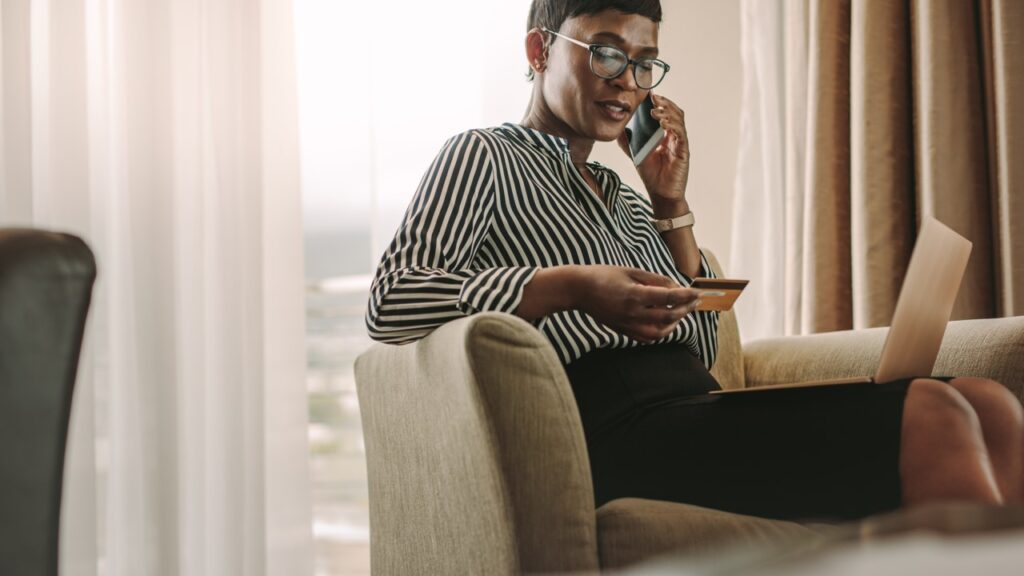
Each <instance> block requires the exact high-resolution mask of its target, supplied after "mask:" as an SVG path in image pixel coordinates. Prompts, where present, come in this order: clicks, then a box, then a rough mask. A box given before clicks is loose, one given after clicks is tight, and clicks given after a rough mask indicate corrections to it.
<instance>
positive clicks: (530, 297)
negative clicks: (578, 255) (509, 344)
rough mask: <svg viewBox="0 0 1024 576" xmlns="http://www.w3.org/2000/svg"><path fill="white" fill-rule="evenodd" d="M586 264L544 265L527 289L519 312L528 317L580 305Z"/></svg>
mask: <svg viewBox="0 0 1024 576" xmlns="http://www.w3.org/2000/svg"><path fill="white" fill-rule="evenodd" d="M585 280H586V278H585V274H584V270H583V266H579V265H566V266H550V267H547V268H541V269H540V270H538V271H537V273H536V274H534V275H533V278H532V279H531V280H530V282H528V283H527V284H526V286H525V287H524V288H523V299H522V301H521V302H520V304H519V308H518V309H517V310H516V315H518V316H519V317H521V318H524V319H526V320H535V319H537V318H543V317H544V316H548V315H550V314H555V313H557V312H563V311H566V310H572V309H574V308H576V307H577V302H578V300H579V297H580V294H582V293H583V291H584V290H585V289H586V287H585V283H586V282H585Z"/></svg>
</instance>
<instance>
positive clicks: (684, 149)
mask: <svg viewBox="0 0 1024 576" xmlns="http://www.w3.org/2000/svg"><path fill="white" fill-rule="evenodd" d="M647 97H648V99H649V100H650V104H651V106H650V110H651V111H650V115H651V117H652V118H654V119H655V120H657V121H658V123H659V125H660V126H661V128H662V129H663V130H664V131H665V138H664V139H662V140H661V142H660V143H659V144H658V145H657V147H656V148H655V149H654V151H653V152H651V153H650V154H648V155H647V158H646V159H644V161H643V162H641V163H640V165H639V166H637V172H638V173H639V174H640V179H641V180H643V183H644V186H645V187H646V188H647V192H648V193H649V194H650V195H651V202H652V203H653V204H654V205H655V208H656V209H657V208H658V205H659V204H661V205H666V207H671V206H673V205H682V204H685V202H686V184H687V181H688V180H689V176H690V141H689V139H688V137H687V135H686V118H685V115H684V114H683V111H682V109H681V108H679V106H676V104H675V103H674V102H672V101H671V100H669V99H668V98H665V97H664V96H659V95H655V94H649V95H648V96H647ZM646 109H647V108H646V107H644V106H641V107H639V108H637V111H636V113H637V114H642V113H644V112H645V111H646ZM618 143H619V147H620V148H622V150H623V151H624V152H625V153H626V154H627V155H629V156H630V157H632V153H631V152H630V150H629V138H628V136H627V135H626V133H625V132H623V133H622V134H621V135H620V136H619V140H618ZM669 211H672V210H671V208H669Z"/></svg>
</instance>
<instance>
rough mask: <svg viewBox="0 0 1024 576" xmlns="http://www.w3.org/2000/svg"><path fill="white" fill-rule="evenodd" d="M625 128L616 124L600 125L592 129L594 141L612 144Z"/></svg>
mask: <svg viewBox="0 0 1024 576" xmlns="http://www.w3.org/2000/svg"><path fill="white" fill-rule="evenodd" d="M624 128H625V127H624V126H620V125H618V124H614V125H612V124H606V123H601V125H599V126H595V127H594V140H597V141H600V142H614V141H615V140H618V138H619V135H620V134H622V131H623V129H624Z"/></svg>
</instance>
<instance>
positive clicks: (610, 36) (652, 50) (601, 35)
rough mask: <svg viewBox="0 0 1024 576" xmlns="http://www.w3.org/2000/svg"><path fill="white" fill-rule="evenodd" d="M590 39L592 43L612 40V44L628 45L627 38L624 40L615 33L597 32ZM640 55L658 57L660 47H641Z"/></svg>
mask: <svg viewBox="0 0 1024 576" xmlns="http://www.w3.org/2000/svg"><path fill="white" fill-rule="evenodd" d="M590 39H591V41H594V40H610V41H612V42H615V43H616V44H619V45H620V46H621V45H624V44H627V42H626V39H625V38H623V37H622V36H619V35H618V34H616V33H614V32H597V33H596V34H594V35H592V36H591V37H590ZM639 53H640V54H652V55H654V56H657V55H658V47H657V46H641V47H640V49H639Z"/></svg>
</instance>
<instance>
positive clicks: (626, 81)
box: [611, 62, 639, 91]
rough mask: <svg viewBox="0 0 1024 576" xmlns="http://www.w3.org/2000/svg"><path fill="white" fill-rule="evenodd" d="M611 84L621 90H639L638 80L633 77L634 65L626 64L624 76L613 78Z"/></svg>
mask: <svg viewBox="0 0 1024 576" xmlns="http://www.w3.org/2000/svg"><path fill="white" fill-rule="evenodd" d="M611 83H612V85H613V86H615V87H616V88H619V89H621V90H629V91H635V90H637V88H639V87H638V86H637V85H636V78H634V77H633V63H632V62H630V63H629V64H626V69H625V70H623V71H622V74H619V75H618V76H616V77H615V78H612V79H611Z"/></svg>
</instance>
